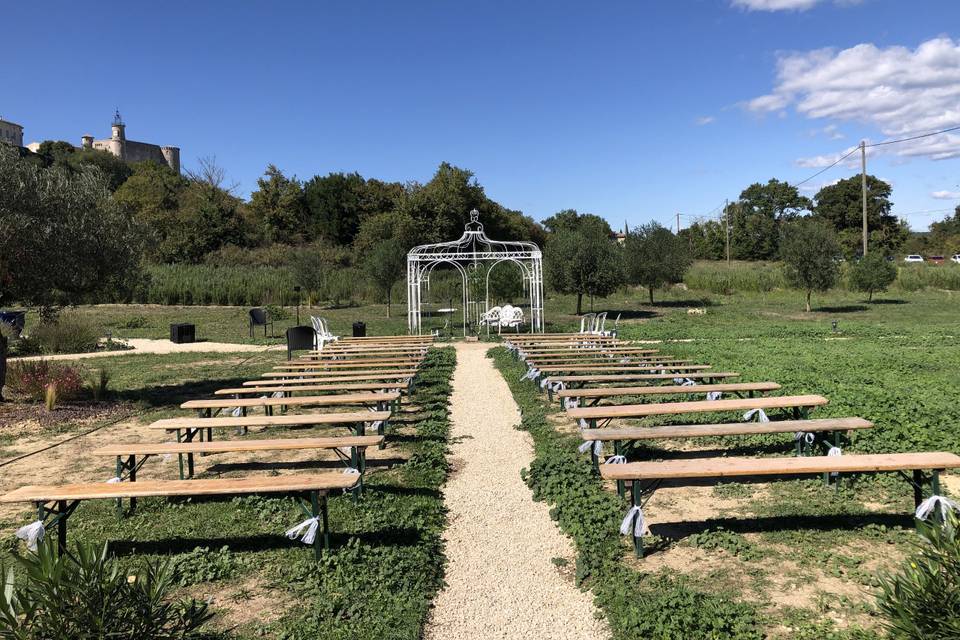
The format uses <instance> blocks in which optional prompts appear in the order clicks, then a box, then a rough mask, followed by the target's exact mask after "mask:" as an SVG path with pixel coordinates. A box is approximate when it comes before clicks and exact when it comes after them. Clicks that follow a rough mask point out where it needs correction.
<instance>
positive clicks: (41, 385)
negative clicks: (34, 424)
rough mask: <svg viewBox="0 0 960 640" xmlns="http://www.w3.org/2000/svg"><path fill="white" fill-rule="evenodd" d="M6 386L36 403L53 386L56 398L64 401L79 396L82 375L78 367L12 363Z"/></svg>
mask: <svg viewBox="0 0 960 640" xmlns="http://www.w3.org/2000/svg"><path fill="white" fill-rule="evenodd" d="M7 386H8V387H10V388H11V389H13V391H14V392H15V393H18V394H20V395H24V396H27V397H28V398H30V399H31V400H37V401H40V400H43V399H44V398H45V397H46V394H47V388H49V387H50V386H53V387H54V388H55V389H56V394H57V397H58V398H60V399H63V400H66V399H70V398H75V397H77V396H78V395H80V392H81V390H82V389H83V373H82V369H80V367H76V366H73V365H69V364H57V363H54V362H49V361H47V360H29V361H26V362H20V361H14V362H12V363H11V364H10V368H9V370H8V371H7Z"/></svg>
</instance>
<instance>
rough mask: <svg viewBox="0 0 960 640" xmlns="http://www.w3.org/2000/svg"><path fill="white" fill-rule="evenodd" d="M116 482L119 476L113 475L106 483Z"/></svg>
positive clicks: (118, 480)
mask: <svg viewBox="0 0 960 640" xmlns="http://www.w3.org/2000/svg"><path fill="white" fill-rule="evenodd" d="M118 482H120V476H113V477H112V478H110V479H109V480H107V484H116V483H118Z"/></svg>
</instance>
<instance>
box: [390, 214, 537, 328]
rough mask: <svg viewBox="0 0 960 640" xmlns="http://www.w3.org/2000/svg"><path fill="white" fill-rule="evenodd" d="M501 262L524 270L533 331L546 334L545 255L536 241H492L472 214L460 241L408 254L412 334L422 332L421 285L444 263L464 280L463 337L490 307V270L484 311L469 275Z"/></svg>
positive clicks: (408, 312)
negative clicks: (473, 298) (473, 291)
mask: <svg viewBox="0 0 960 640" xmlns="http://www.w3.org/2000/svg"><path fill="white" fill-rule="evenodd" d="M501 262H513V263H515V264H517V265H518V266H519V267H520V272H521V275H522V278H523V285H524V287H523V288H524V289H525V290H526V291H528V292H529V299H530V332H531V333H534V332H537V333H539V332H543V253H542V252H541V251H540V247H538V246H537V245H536V244H534V243H533V242H525V241H500V240H491V239H490V238H488V237H487V235H486V234H485V233H484V232H483V225H482V224H480V212H479V211H477V210H476V209H474V210H473V211H471V212H470V222H468V223H467V224H466V225H465V226H464V230H463V235H462V236H460V239H459V240H452V241H450V242H439V243H437V244H424V245H420V246H418V247H414V248H413V249H411V250H410V252H409V253H408V254H407V328H408V329H409V331H410V333H411V334H417V333H420V332H421V323H420V305H421V296H420V291H421V286H422V285H423V284H424V283H427V286H428V288H429V281H430V273H431V272H432V271H433V269H434V268H435V267H437V266H438V265H441V264H450V265H452V266H453V267H454V268H455V269H456V270H457V271H459V272H460V277H461V279H462V281H463V300H462V304H463V335H464V336H466V335H467V326H468V325H469V324H472V323H474V322H476V321H477V320H478V319H479V318H480V315H481V314H483V313H485V312H486V311H487V310H488V309H489V308H490V281H489V270H488V273H487V274H486V276H487V277H485V278H484V280H485V288H484V300H483V309H482V311H481V310H480V309H479V308H477V307H478V303H479V302H480V301H477V300H472V299H471V296H470V285H469V282H468V280H469V274H470V272H471V271H475V270H476V269H477V268H478V267H479V265H480V264H485V265H489V267H490V268H491V269H492V268H493V267H494V266H495V265H497V264H499V263H501Z"/></svg>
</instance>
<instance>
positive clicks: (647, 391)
mask: <svg viewBox="0 0 960 640" xmlns="http://www.w3.org/2000/svg"><path fill="white" fill-rule="evenodd" d="M779 388H780V385H779V384H777V383H776V382H732V383H724V384H690V385H669V386H666V385H664V386H650V385H645V386H642V387H580V388H578V389H561V390H560V391H557V392H556V393H555V394H554V395H556V396H557V398H559V399H560V403H561V404H563V406H564V408H565V409H566V408H572V407H570V406H569V403H567V402H564V400H566V399H568V398H573V399H575V400H577V401H579V400H581V399H588V398H589V399H592V400H593V401H594V402H593V404H594V405H596V404H599V403H600V400H602V399H603V398H615V397H618V396H664V395H694V394H697V395H699V394H704V393H714V392H719V393H735V394H737V395H738V396H741V397H742V396H743V394H747V396H749V397H751V398H752V397H754V394H755V393H767V392H768V391H776V390H777V389H779Z"/></svg>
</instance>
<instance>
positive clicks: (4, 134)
mask: <svg viewBox="0 0 960 640" xmlns="http://www.w3.org/2000/svg"><path fill="white" fill-rule="evenodd" d="M0 142H5V143H7V144H12V145H13V146H15V147H22V146H23V127H21V126H20V125H18V124H16V123H13V122H7V121H6V120H0Z"/></svg>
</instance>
